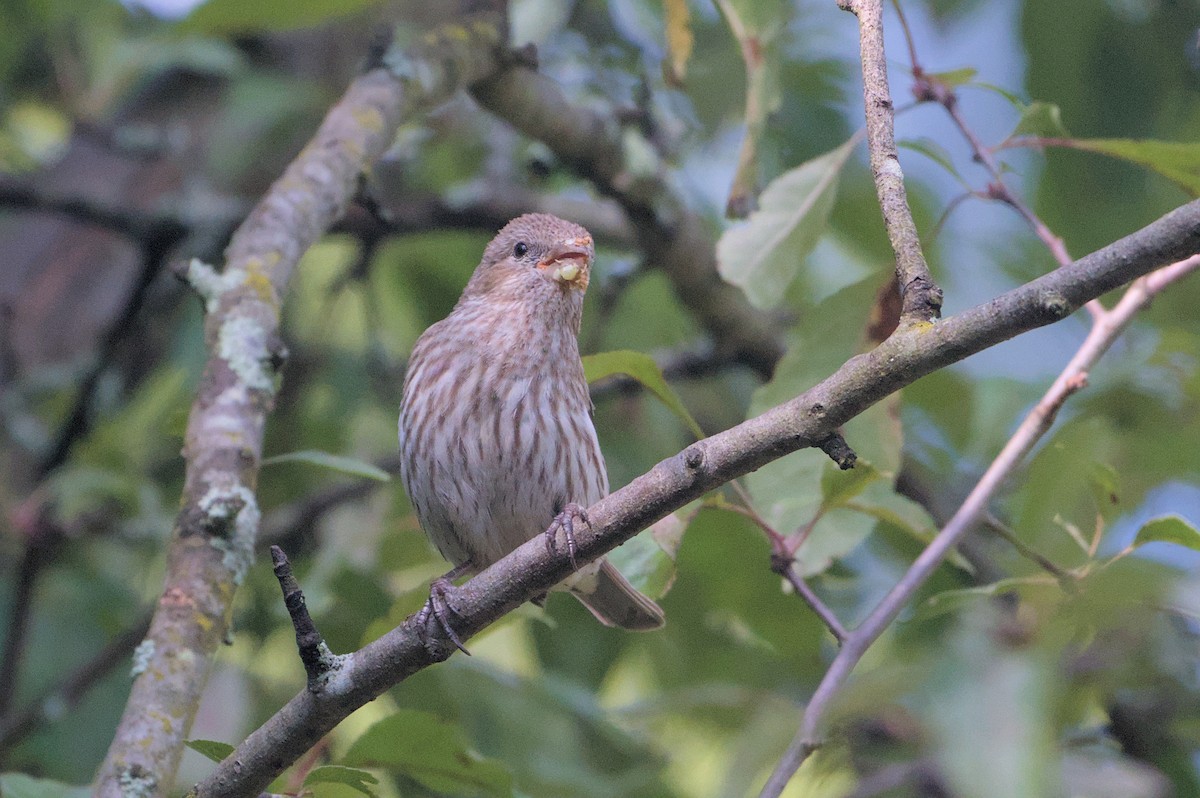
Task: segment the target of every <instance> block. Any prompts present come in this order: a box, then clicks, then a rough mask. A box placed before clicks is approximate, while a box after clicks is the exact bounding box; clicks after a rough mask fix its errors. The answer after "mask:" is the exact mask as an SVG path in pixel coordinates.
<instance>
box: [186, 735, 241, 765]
mask: <svg viewBox="0 0 1200 798" xmlns="http://www.w3.org/2000/svg"><path fill="white" fill-rule="evenodd" d="M186 744H187V747H188V748H190V749H192V750H193V751H195V752H197V753H200V754H203V755H204V756H206V757H208V758H209V759H211V760H212V761H214V762H220V761H221V760H223V759H224V758H225V757H227V756H229V755H230V754H232V753H233V746H232V745H230V744H229V743H223V742H220V741H218V740H188V741H187V743H186Z"/></svg>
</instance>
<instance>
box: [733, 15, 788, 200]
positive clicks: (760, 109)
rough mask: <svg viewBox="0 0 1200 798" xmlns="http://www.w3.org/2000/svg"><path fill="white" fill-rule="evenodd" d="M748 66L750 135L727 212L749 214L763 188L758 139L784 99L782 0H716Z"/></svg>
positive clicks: (747, 89)
mask: <svg viewBox="0 0 1200 798" xmlns="http://www.w3.org/2000/svg"><path fill="white" fill-rule="evenodd" d="M716 3H717V7H718V8H720V9H721V14H722V15H723V16H724V17H725V22H726V24H728V25H729V30H730V31H731V32H732V33H733V35H734V38H736V39H737V41H738V45H739V46H740V47H741V52H742V60H743V61H744V62H745V64H746V112H745V122H746V135H745V137H744V138H743V139H742V148H741V151H740V152H739V153H738V165H737V172H736V173H735V175H734V178H733V186H732V188H730V190H729V201H728V203H727V204H726V211H725V212H726V214H727V215H729V216H731V217H734V218H741V217H744V216H745V215H746V214H747V213H748V212H749V211H750V209H751V208H752V207H754V195H755V193H756V192H757V190H758V142H759V139H760V138H761V137H762V134H763V131H764V130H765V129H766V126H767V118H768V117H769V116H770V115H771V114H773V113H775V112H776V111H777V110H779V106H780V104H781V103H782V102H783V98H782V94H781V93H780V89H779V67H780V56H779V34H780V33H781V32H782V31H783V29H784V27H785V23H786V13H787V5H786V4H784V3H783V2H781V0H716Z"/></svg>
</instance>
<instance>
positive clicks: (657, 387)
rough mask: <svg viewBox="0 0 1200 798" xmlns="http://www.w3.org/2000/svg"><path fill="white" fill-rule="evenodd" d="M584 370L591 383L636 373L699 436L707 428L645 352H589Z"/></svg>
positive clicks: (644, 386) (637, 377) (700, 436)
mask: <svg viewBox="0 0 1200 798" xmlns="http://www.w3.org/2000/svg"><path fill="white" fill-rule="evenodd" d="M583 373H584V375H585V376H586V377H587V381H588V382H589V383H592V382H596V381H598V380H602V379H604V378H605V377H611V376H612V375H613V374H624V375H626V376H628V377H632V378H633V379H635V380H637V381H638V382H639V383H641V385H642V387H643V388H645V389H646V390H648V391H650V393H652V394H654V395H655V396H656V397H657V398H658V400H659V401H660V402H662V403H663V404H664V405H666V406H667V408H668V409H669V410H670V411H671V412H672V413H674V414H675V415H676V416H678V417H679V419H680V420H681V421H683V423H684V424H685V425H686V426H687V428H688V429H689V430H690V431H691V433H692V434H693V435H695V436H696V438H698V439H699V438H703V437H704V430H702V429H700V425H699V424H697V423H696V419H694V418H692V414H691V413H689V412H688V409H687V408H686V407H684V405H683V402H682V401H681V400H680V399H679V396H678V395H677V394H676V393H675V391H674V390H673V389H672V388H671V386H670V385H668V384H667V381H666V379H664V378H663V375H662V371H660V370H659V368H658V364H657V363H655V362H654V358H652V357H650V356H649V355H647V354H645V353H644V352H633V351H630V350H628V349H623V350H619V351H616V352H598V353H596V354H594V355H587V356H585V357H584V358H583Z"/></svg>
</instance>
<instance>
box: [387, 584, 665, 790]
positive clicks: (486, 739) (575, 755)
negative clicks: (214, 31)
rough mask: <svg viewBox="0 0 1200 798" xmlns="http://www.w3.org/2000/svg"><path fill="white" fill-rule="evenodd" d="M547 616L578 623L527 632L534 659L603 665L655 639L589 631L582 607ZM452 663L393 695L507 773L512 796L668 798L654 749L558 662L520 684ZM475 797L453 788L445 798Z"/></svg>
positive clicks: (561, 603)
mask: <svg viewBox="0 0 1200 798" xmlns="http://www.w3.org/2000/svg"><path fill="white" fill-rule="evenodd" d="M556 599H557V600H556ZM547 609H548V610H552V611H555V612H554V615H555V617H556V618H561V617H563V616H564V615H568V614H569V615H571V616H573V617H576V618H577V619H578V621H579V623H578V624H573V623H562V624H560V625H559V626H557V627H556V628H553V629H551V628H547V627H546V626H545V625H544V624H535V625H532V626H533V629H532V630H531V631H532V632H533V633H534V636H535V637H536V638H537V640H538V648H537V650H538V654H539V656H542V655H543V651H542V648H541V644H542V642H546V641H548V642H549V644H550V645H551V646H552V647H555V651H557V652H561V653H563V654H564V655H566V656H575V657H579V658H581V659H584V660H586V661H589V662H594V661H596V660H597V659H598V660H600V661H601V662H602V663H611V662H612V659H611V654H610V647H611V648H612V650H613V651H615V652H620V651H621V650H623V649H624V648H626V647H628V646H630V644H634V645H639V646H641V645H646V644H647V643H652V642H653V640H649V639H647V638H653V637H654V635H630V634H628V633H622V632H620V631H619V630H611V629H604V628H602V627H600V626H598V625H597V624H596V621H595V619H594V618H592V616H591V615H590V614H589V613H588V612H587V610H585V609H584V608H583V606H582V605H581V604H579V603H578V602H576V601H573V600H570V599H568V598H567V597H566V596H562V595H558V596H551V598H550V601H549V603H548V604H547ZM560 609H561V610H565V611H566V612H565V613H561V612H557V610H560ZM559 645H561V646H562V648H557V647H558V646H559ZM456 660H458V661H451V662H449V663H447V664H446V665H445V666H443V667H438V668H430V669H427V670H425V671H423V672H422V673H420V674H417V675H415V676H414V677H413V679H411V680H410V682H408V683H406V685H405V686H402V687H400V688H399V689H397V690H394V691H393V693H392V694H393V695H394V696H396V697H397V698H398V699H401V700H403V702H404V703H405V705H406V706H408V707H410V709H409V710H408V711H415V710H417V709H421V710H425V711H426V712H436V713H438V716H439V717H445V718H446V720H447V722H454V723H456V724H458V725H460V726H461V727H462V728H463V729H465V730H467V733H468V734H469V735H470V740H471V743H472V744H473V746H474V747H475V748H477V749H478V750H479V751H480V752H482V753H483V754H485V755H486V756H489V757H493V758H494V760H492V761H502V762H504V763H505V765H506V766H507V767H509V768H510V769H511V770H512V776H513V787H514V791H515V792H518V793H519V794H521V795H529V796H572V797H573V798H605V797H606V796H617V795H619V796H622V798H671V796H674V795H675V792H674V791H673V790H672V789H671V788H670V787H669V786H668V782H667V781H666V780H664V779H663V773H662V768H663V764H664V757H663V755H662V753H660V751H659V750H658V746H657V745H656V741H655V740H653V739H651V738H650V737H649V736H648V735H646V734H643V733H640V732H639V731H638V730H636V729H631V728H629V724H627V723H624V722H622V723H618V722H616V720H617V718H616V715H617V713H615V712H614V711H612V710H611V709H608V708H606V707H605V706H602V705H601V704H600V703H599V701H598V696H597V690H596V689H593V688H592V687H590V686H589V683H588V682H585V681H583V680H582V679H579V678H576V677H575V675H574V673H573V672H571V671H567V670H564V669H562V668H560V667H558V665H559V664H561V663H558V662H555V661H553V660H551V661H549V662H544V664H543V666H542V668H541V669H539V671H538V672H537V673H536V674H535V675H534V676H532V677H530V678H524V677H520V676H518V675H516V674H514V673H512V672H510V671H508V670H506V669H503V668H500V667H497V666H496V665H495V664H492V663H489V662H486V661H483V658H482V657H480V658H478V659H475V658H472V659H471V660H466V659H464V658H456ZM571 662H572V663H573V662H574V660H571ZM605 673H606V671H604V670H602V671H601V675H604V674H605ZM609 673H611V671H609ZM611 675H612V676H615V675H616V674H611ZM422 714H423V713H422ZM383 742H384V743H385V744H386V743H387V741H386V740H385V741H383ZM396 744H397V745H401V744H403V742H402V741H400V742H397V743H396ZM482 792H483V790H471V789H470V788H469V787H461V788H459V789H458V790H456V791H454V792H452V793H451V794H454V795H477V794H480V793H482Z"/></svg>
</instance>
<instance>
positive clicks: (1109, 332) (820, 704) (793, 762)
mask: <svg viewBox="0 0 1200 798" xmlns="http://www.w3.org/2000/svg"><path fill="white" fill-rule="evenodd" d="M1196 204H1197V203H1195V202H1194V203H1192V205H1193V206H1194V205H1196ZM1187 207H1191V206H1187ZM1198 243H1200V242H1198ZM1194 248H1195V249H1200V247H1194ZM1063 268H1064V269H1070V268H1073V266H1065V267H1063ZM1197 269H1200V255H1193V256H1191V257H1189V258H1186V259H1184V260H1180V261H1178V262H1176V263H1173V264H1171V265H1170V266H1165V267H1163V268H1161V269H1159V270H1158V271H1156V272H1154V273H1153V274H1151V275H1149V276H1148V277H1143V278H1141V279H1139V280H1137V281H1136V282H1134V284H1133V285H1132V286H1130V287H1129V289H1128V290H1127V291H1126V292H1125V295H1124V296H1123V297H1122V298H1121V301H1120V302H1118V303H1117V305H1116V307H1114V308H1113V309H1112V310H1110V311H1103V312H1102V313H1103V315H1102V316H1100V317H1099V319H1098V320H1097V322H1096V323H1095V324H1094V325H1093V326H1092V329H1091V331H1090V332H1089V333H1088V336H1087V338H1086V339H1085V340H1084V342H1083V344H1082V345H1081V346H1080V347H1079V350H1078V351H1077V352H1076V353H1075V356H1074V357H1073V358H1071V362H1070V363H1068V364H1067V366H1066V368H1065V369H1063V371H1062V373H1061V374H1059V376H1058V378H1057V379H1056V380H1055V381H1054V384H1053V385H1051V386H1050V389H1049V390H1048V391H1047V392H1046V395H1045V396H1043V397H1042V399H1041V401H1039V402H1038V403H1037V405H1036V406H1035V407H1034V408H1033V410H1032V411H1030V413H1029V415H1027V416H1026V417H1025V419H1024V421H1022V422H1021V425H1020V426H1019V427H1018V428H1017V431H1016V432H1015V433H1014V434H1013V436H1012V437H1011V438H1010V439H1009V440H1008V442H1007V443H1006V444H1005V445H1004V448H1003V449H1001V451H1000V454H998V455H997V456H996V459H995V460H993V461H992V464H991V465H990V466H988V469H987V471H985V472H984V475H983V477H982V478H981V479H980V480H979V482H978V483H977V484H976V485H975V487H974V489H972V491H971V493H970V494H969V495H968V496H967V498H966V500H965V501H964V502H963V504H962V506H961V507H959V508H958V511H957V512H955V514H954V516H953V517H952V518H951V519H950V520H949V521H948V522H947V523H946V525H945V526H944V527H943V528H942V531H941V532H939V533H938V534H937V536H936V537H935V538H934V539H933V541H932V542H930V544H929V545H928V546H927V547H926V548H925V550H924V551H923V552H921V554H920V556H918V557H917V559H916V561H914V562H913V564H912V566H911V567H909V569H908V571H907V572H906V573H905V574H904V576H903V577H902V578H901V579H900V581H899V582H897V583H896V585H895V586H894V587H893V588H892V589H891V590H890V591H889V592H888V594H887V595H886V596H884V598H883V599H882V600H881V601H880V602H879V604H878V606H876V607H875V609H874V610H872V611H871V614H870V615H868V616H867V618H866V620H864V621H863V622H862V625H860V626H859V627H858V628H856V629H855V630H854V631H853V632H851V634H850V636H849V637H848V638H846V640H845V641H844V643H843V645H842V648H841V649H840V650H839V651H838V653H837V656H835V657H834V659H833V662H832V663H831V664H830V666H829V670H828V671H826V673H825V677H824V678H823V679H822V680H821V683H820V684H819V685H818V686H817V690H816V692H814V693H813V696H812V698H811V699H810V700H809V702H808V706H807V707H806V708H805V711H804V720H803V723H802V724H801V727H800V731H799V733H798V734H797V735H796V738H795V740H793V741H792V744H791V746H790V747H789V748H788V750H787V752H786V753H785V754H784V756H783V758H782V760H781V761H780V763H779V765H778V766H777V767H776V769H775V772H774V773H772V774H771V777H770V779H769V780H768V781H767V784H766V786H764V787H763V791H762V794H761V795H762V797H763V798H775V796H778V795H780V794H781V793H782V792H783V788H784V787H786V786H787V783H788V781H790V780H791V778H792V776H793V775H795V773H796V770H798V769H799V767H800V765H801V764H803V763H804V760H805V759H807V758H808V755H809V754H811V753H812V752H813V751H815V750H816V749H817V748H818V747H820V745H821V741H822V733H821V726H822V725H823V723H824V719H825V711H826V710H827V709H828V707H829V705H830V702H831V701H832V700H833V697H834V696H835V695H837V693H838V691H839V690H840V689H841V687H842V686H843V685H844V684H845V683H846V680H847V679H848V678H849V677H850V673H851V671H853V670H854V667H855V666H856V665H857V664H858V662H859V660H861V659H862V657H863V655H864V654H866V652H867V649H869V648H870V647H871V646H872V645H873V644H874V643H875V641H876V640H877V639H879V636H880V635H881V634H883V632H884V630H885V629H887V627H888V626H890V625H891V623H892V621H894V620H895V619H896V616H898V615H899V614H900V611H901V610H902V609H903V608H904V607H905V605H907V604H908V602H909V600H910V599H911V598H912V597H913V595H914V594H915V593H916V592H917V590H918V589H919V588H920V587H921V585H923V584H924V583H925V582H926V580H928V579H929V577H930V576H932V575H933V572H934V570H935V569H936V568H937V567H938V565H939V564H940V563H941V561H942V560H943V559H944V558H945V556H946V555H947V554H948V553H949V552H950V550H951V549H952V548H953V547H954V545H955V544H956V543H957V542H958V541H959V539H961V538H962V536H963V535H964V534H965V533H966V532H967V530H969V529H970V528H971V527H973V526H974V525H975V524H976V523H977V522H978V521H979V519H980V518H981V517H982V516H983V515H984V514H985V513H986V512H987V506H988V504H989V503H990V502H991V499H992V496H994V495H995V493H996V491H997V490H998V489H999V487H1000V485H1001V483H1003V481H1004V480H1005V479H1006V478H1007V477H1008V476H1009V474H1011V473H1012V472H1013V470H1014V469H1016V468H1017V466H1018V465H1020V463H1021V462H1022V461H1023V460H1024V459H1025V457H1026V456H1027V455H1028V454H1029V452H1030V451H1032V450H1033V447H1034V445H1035V444H1036V443H1037V442H1038V441H1039V440H1040V439H1041V438H1042V436H1044V435H1045V434H1046V432H1048V431H1049V429H1050V427H1051V425H1053V423H1054V418H1055V416H1056V415H1057V414H1058V411H1059V409H1060V408H1061V407H1062V406H1063V404H1064V403H1065V402H1066V401H1067V399H1069V398H1070V397H1071V395H1072V394H1074V393H1076V392H1077V391H1079V390H1080V389H1081V388H1083V387H1084V386H1085V385H1086V384H1087V373H1088V370H1089V369H1090V368H1091V367H1092V366H1094V365H1095V364H1096V362H1097V361H1098V360H1099V359H1100V357H1101V356H1102V355H1103V354H1104V353H1105V352H1107V351H1108V348H1109V347H1110V346H1111V345H1112V343H1113V341H1115V340H1116V339H1117V337H1118V336H1119V335H1120V334H1121V332H1122V331H1123V330H1124V329H1125V328H1126V327H1127V326H1128V325H1129V322H1130V321H1132V320H1133V317H1134V315H1135V314H1136V313H1137V312H1138V311H1139V310H1141V309H1142V308H1144V307H1145V306H1146V305H1147V304H1148V303H1149V302H1150V300H1151V298H1153V297H1154V295H1155V294H1157V293H1158V292H1159V291H1162V290H1163V289H1164V288H1166V287H1167V286H1168V285H1170V284H1171V283H1173V282H1174V281H1176V280H1179V279H1180V278H1182V277H1185V276H1186V275H1188V274H1190V273H1192V272H1194V271H1196V270H1197ZM1043 279H1044V278H1043ZM1039 282H1040V281H1039ZM1018 290H1019V289H1018Z"/></svg>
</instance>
